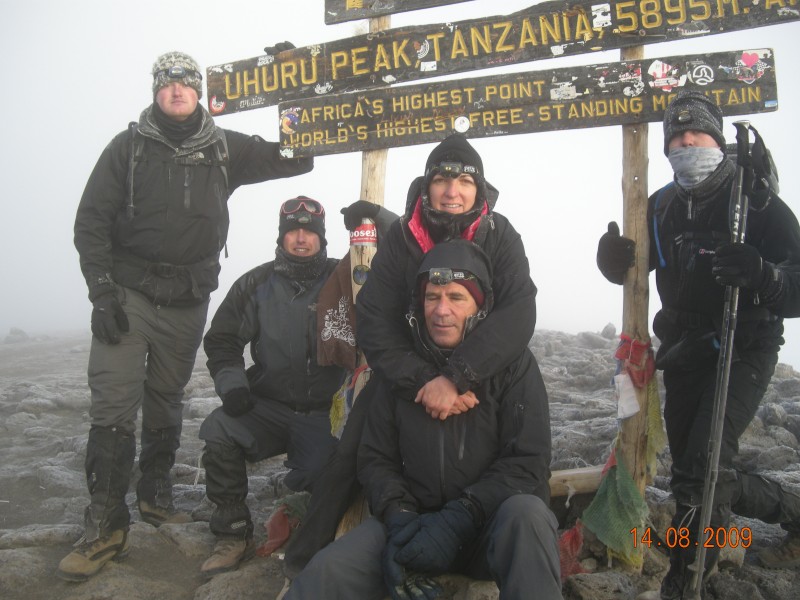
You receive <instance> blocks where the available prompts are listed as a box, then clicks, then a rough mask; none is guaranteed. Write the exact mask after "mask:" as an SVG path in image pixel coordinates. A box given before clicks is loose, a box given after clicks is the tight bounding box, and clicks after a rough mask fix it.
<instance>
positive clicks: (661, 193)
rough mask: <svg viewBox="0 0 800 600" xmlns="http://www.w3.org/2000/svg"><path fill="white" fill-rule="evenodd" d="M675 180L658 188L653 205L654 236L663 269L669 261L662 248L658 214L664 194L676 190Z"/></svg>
mask: <svg viewBox="0 0 800 600" xmlns="http://www.w3.org/2000/svg"><path fill="white" fill-rule="evenodd" d="M674 188H675V182H674V181H671V182H669V183H668V184H667V185H665V186H664V187H662V188H661V189H660V190H658V195H657V196H656V201H655V203H654V205H653V238H654V241H655V243H656V251H657V252H658V265H659V266H660V267H661V268H662V269H663V268H665V267H666V266H667V261H666V259H665V258H664V252H663V251H662V250H661V237H660V236H659V235H658V224H659V219H658V217H659V215H658V207H659V204H660V203H661V200H662V198H663V196H664V194H665V193H666V192H667V191H669V192H670V193H671V192H673V191H674ZM672 198H673V195H672V194H670V197H669V200H668V202H667V206H668V205H669V201H671V200H672ZM666 212H667V211H666V206H665V207H664V211H663V213H664V214H666Z"/></svg>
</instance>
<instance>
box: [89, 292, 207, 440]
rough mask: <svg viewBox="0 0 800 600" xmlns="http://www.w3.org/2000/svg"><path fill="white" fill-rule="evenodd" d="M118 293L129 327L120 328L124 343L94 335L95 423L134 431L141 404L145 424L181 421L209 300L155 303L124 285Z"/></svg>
mask: <svg viewBox="0 0 800 600" xmlns="http://www.w3.org/2000/svg"><path fill="white" fill-rule="evenodd" d="M117 297H118V298H119V301H120V303H121V304H122V308H123V309H124V310H125V314H126V315H127V316H128V322H129V325H130V330H129V331H128V332H127V333H125V332H121V338H122V339H121V341H120V343H119V344H114V345H111V344H103V343H102V342H100V341H99V340H98V339H97V338H95V337H92V347H91V351H90V354H89V388H90V389H91V394H92V405H91V409H90V415H91V418H92V425H96V426H99V427H120V428H122V429H123V430H125V431H128V432H131V433H135V431H136V425H135V421H136V416H137V413H138V412H139V407H141V409H142V427H145V428H148V429H164V428H166V427H175V426H179V425H180V424H181V420H182V413H183V404H182V400H183V389H184V387H185V386H186V384H187V383H188V381H189V378H190V377H191V375H192V369H193V368H194V361H195V357H196V356H197V349H198V347H199V346H200V342H201V341H202V339H203V329H204V327H205V323H206V316H207V314H208V300H206V301H205V302H203V303H201V304H198V305H195V306H182V307H170V306H154V305H153V304H152V302H150V300H148V299H147V298H146V297H145V296H143V295H142V294H140V293H139V292H137V291H135V290H132V289H130V288H124V287H122V286H118V289H117Z"/></svg>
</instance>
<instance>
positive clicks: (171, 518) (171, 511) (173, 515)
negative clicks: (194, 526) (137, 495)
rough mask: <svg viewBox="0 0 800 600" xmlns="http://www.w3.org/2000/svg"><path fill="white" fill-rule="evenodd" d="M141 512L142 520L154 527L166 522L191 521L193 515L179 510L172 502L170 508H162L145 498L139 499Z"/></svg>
mask: <svg viewBox="0 0 800 600" xmlns="http://www.w3.org/2000/svg"><path fill="white" fill-rule="evenodd" d="M139 514H140V515H141V517H142V521H144V522H145V523H149V524H150V525H152V526H153V527H158V526H159V525H163V524H164V523H191V522H192V517H191V515H188V514H186V513H184V512H179V511H177V510H175V508H174V507H173V506H172V505H171V504H170V506H169V507H168V508H161V507H160V506H156V505H154V504H150V503H149V502H146V501H145V500H139Z"/></svg>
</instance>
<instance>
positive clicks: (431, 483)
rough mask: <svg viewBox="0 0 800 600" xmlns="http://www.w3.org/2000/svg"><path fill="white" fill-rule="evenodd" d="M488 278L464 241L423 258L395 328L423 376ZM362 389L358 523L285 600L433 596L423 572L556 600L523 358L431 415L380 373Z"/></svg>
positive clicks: (475, 306)
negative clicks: (366, 513)
mask: <svg viewBox="0 0 800 600" xmlns="http://www.w3.org/2000/svg"><path fill="white" fill-rule="evenodd" d="M491 272H492V269H491V265H490V264H489V260H488V258H487V256H486V254H485V253H484V252H483V251H482V250H481V249H480V248H479V247H478V246H477V245H475V244H473V243H471V242H469V241H466V240H460V239H455V240H451V241H448V242H444V243H441V244H438V245H436V246H435V247H434V248H433V249H432V250H430V252H428V253H427V255H426V256H425V257H424V258H423V260H422V264H421V265H420V267H419V268H418V276H417V277H415V282H414V286H413V298H412V300H411V303H410V310H409V315H408V320H407V322H406V327H407V328H408V330H409V332H410V336H411V339H412V340H413V341H414V348H415V352H416V353H417V355H418V356H419V357H420V358H421V359H422V360H425V361H427V362H428V363H429V364H430V365H431V368H432V369H437V370H441V369H444V368H446V366H447V364H448V362H449V361H450V360H452V358H453V356H455V355H456V354H457V352H458V349H459V348H460V347H461V346H462V345H463V344H465V343H467V341H468V340H469V339H470V338H471V337H472V336H473V335H475V334H476V333H477V331H478V330H479V329H480V327H481V326H482V325H483V324H484V323H485V322H486V320H487V319H488V318H489V317H490V316H491V314H492V312H493V310H494V307H495V306H496V304H495V303H494V301H495V300H496V298H495V297H494V294H493V292H494V290H493V288H492V285H491V281H492V280H493V278H492V276H491ZM370 384H371V385H372V386H373V388H372V390H373V393H372V398H371V402H370V405H369V407H368V408H369V416H368V419H367V423H366V426H365V428H364V432H363V435H362V437H361V444H360V447H359V449H358V478H359V480H360V481H361V482H362V484H363V485H364V490H365V492H366V495H367V498H368V500H369V505H370V510H371V513H372V516H371V517H370V518H369V519H367V520H366V521H364V522H362V523H361V525H359V526H358V527H356V528H355V529H353V530H352V531H350V532H349V533H347V534H345V535H344V536H342V537H341V538H339V539H338V540H336V541H335V542H334V543H332V544H331V545H329V546H327V547H326V548H325V549H324V550H322V551H321V552H319V553H318V554H317V555H316V556H315V557H314V558H313V559H312V560H311V562H310V563H309V564H308V566H307V567H306V568H305V570H303V571H302V572H301V573H300V574H299V575H298V576H297V577H296V578H295V579H294V580H293V581H292V584H291V587H290V588H289V591H288V593H287V594H286V596H285V597H284V598H285V600H317V599H318V598H326V599H327V600H338V599H342V600H345V599H347V600H349V599H350V598H358V599H359V600H371V599H373V600H380V599H381V598H384V597H386V595H387V593H388V594H389V595H390V596H391V598H392V600H411V599H412V598H427V599H432V598H436V597H438V596H439V594H440V592H441V590H440V589H439V587H438V584H437V583H436V582H435V581H433V580H432V579H430V578H431V577H433V576H436V575H440V574H442V573H447V572H452V573H461V574H465V575H467V576H469V577H472V578H475V579H485V580H494V581H495V582H496V583H497V586H498V587H499V589H500V597H501V598H508V599H509V600H512V599H514V600H524V599H528V598H537V599H539V600H556V599H560V598H561V597H562V596H561V581H560V565H559V553H558V544H557V533H556V529H557V523H556V519H555V516H554V515H553V514H552V512H551V511H550V509H549V507H548V503H549V500H550V487H549V478H550V469H549V465H550V446H551V443H550V418H549V407H548V403H547V392H546V390H545V387H544V381H543V380H542V376H541V373H540V372H539V368H538V365H537V364H536V360H535V359H534V357H533V354H532V353H531V351H530V350H529V349H528V348H527V347H526V348H523V349H522V350H521V351H520V352H518V353H517V356H516V357H515V358H514V359H512V360H511V361H510V362H509V363H508V364H507V365H506V366H505V367H504V368H502V369H500V371H498V372H497V373H496V374H494V375H493V376H490V377H486V378H485V379H483V380H481V381H480V382H478V383H477V385H473V386H472V387H471V388H470V390H468V391H466V392H465V393H464V395H465V396H469V397H470V399H471V404H472V408H470V409H469V410H467V411H463V412H461V413H460V414H457V415H451V416H449V417H448V418H447V419H446V420H445V421H441V420H439V419H432V418H431V417H430V415H428V414H427V413H426V409H425V407H424V406H423V405H421V404H415V403H414V402H410V401H409V400H408V398H406V397H404V396H405V394H404V393H403V391H402V390H400V389H399V388H395V387H394V386H393V384H392V383H391V382H390V381H388V379H387V378H386V377H384V376H383V375H382V374H380V373H378V374H374V375H373V377H372V379H371V380H370ZM359 401H360V400H359ZM359 401H357V402H356V405H357V404H358V402H359ZM443 473H444V474H446V476H444V477H443V476H442V474H443Z"/></svg>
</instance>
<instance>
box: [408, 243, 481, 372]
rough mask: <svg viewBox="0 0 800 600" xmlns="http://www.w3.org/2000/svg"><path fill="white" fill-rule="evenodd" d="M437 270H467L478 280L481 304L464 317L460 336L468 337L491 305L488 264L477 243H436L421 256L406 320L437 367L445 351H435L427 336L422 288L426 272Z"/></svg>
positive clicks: (435, 348)
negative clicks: (436, 363) (481, 291)
mask: <svg viewBox="0 0 800 600" xmlns="http://www.w3.org/2000/svg"><path fill="white" fill-rule="evenodd" d="M437 268H439V269H442V268H443V269H451V270H453V271H468V272H469V273H471V274H472V275H474V276H475V277H476V278H477V279H478V281H479V282H480V284H481V287H482V288H483V292H484V301H483V305H482V306H479V307H478V312H477V313H476V314H475V315H474V316H472V317H468V318H467V324H466V326H465V328H464V335H468V334H469V332H470V331H471V330H472V329H473V328H474V327H475V325H477V324H478V322H480V321H481V320H483V319H484V318H486V315H487V314H488V313H489V311H491V309H492V306H493V305H494V294H493V292H492V265H491V262H490V260H489V257H488V256H487V255H486V253H485V252H484V251H483V249H482V248H481V247H480V246H478V245H477V244H473V243H472V242H470V241H467V240H462V239H454V240H450V241H448V242H444V243H441V244H437V245H436V246H434V247H433V248H432V249H431V250H430V251H429V252H428V253H427V254H426V255H425V258H424V259H423V260H422V263H421V264H420V266H419V269H418V270H417V279H416V282H415V285H414V289H413V290H412V291H411V304H410V307H409V313H408V315H407V319H408V322H409V324H410V325H411V328H412V332H413V334H414V337H415V340H416V342H417V343H418V344H420V343H421V344H422V347H423V349H424V350H427V351H428V353H429V354H432V355H433V356H434V357H435V358H436V359H437V362H438V363H439V364H441V363H442V355H444V356H446V355H447V354H448V353H449V351H448V350H442V349H440V348H437V347H436V346H435V344H434V343H433V342H432V340H431V339H430V337H429V336H428V331H427V329H426V328H425V311H424V308H423V299H424V293H423V286H424V285H425V284H426V283H427V278H428V274H429V272H430V270H431V269H437ZM454 281H457V279H454Z"/></svg>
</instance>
